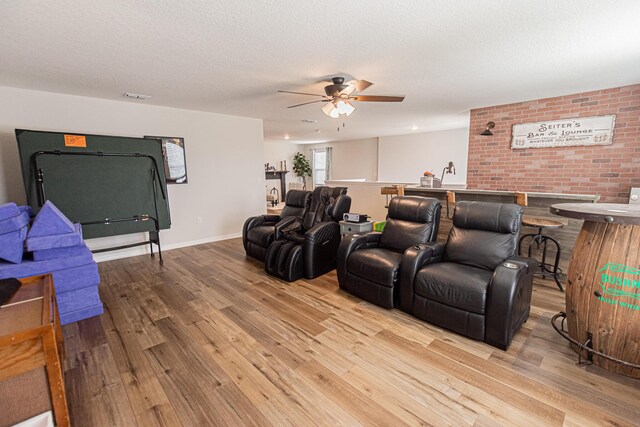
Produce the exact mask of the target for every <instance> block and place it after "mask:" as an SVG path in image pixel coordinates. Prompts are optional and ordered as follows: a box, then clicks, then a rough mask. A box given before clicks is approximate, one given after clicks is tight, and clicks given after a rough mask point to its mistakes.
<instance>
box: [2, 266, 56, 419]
mask: <svg viewBox="0 0 640 427" xmlns="http://www.w3.org/2000/svg"><path fill="white" fill-rule="evenodd" d="M20 282H21V283H22V286H21V287H20V289H18V291H17V292H16V294H15V295H14V296H13V297H12V298H11V299H10V300H9V301H8V302H7V303H5V304H4V305H3V306H2V307H0V407H1V408H2V410H1V411H0V412H1V413H2V417H0V426H5V425H12V424H15V423H17V422H20V421H23V420H25V419H28V418H31V417H33V416H35V415H38V414H39V413H42V412H46V411H49V410H52V411H53V414H54V418H55V422H56V425H58V426H68V425H69V414H68V410H67V399H66V396H65V389H64V381H63V376H62V361H63V360H64V347H63V342H62V329H61V328H60V317H59V316H58V309H57V304H56V297H55V292H54V288H53V279H52V278H51V275H50V274H47V275H43V276H33V277H28V278H24V279H21V280H20Z"/></svg>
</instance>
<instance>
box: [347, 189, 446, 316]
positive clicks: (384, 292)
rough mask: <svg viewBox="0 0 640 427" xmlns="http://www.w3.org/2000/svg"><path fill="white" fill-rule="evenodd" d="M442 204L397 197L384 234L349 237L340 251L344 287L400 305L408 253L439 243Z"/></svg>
mask: <svg viewBox="0 0 640 427" xmlns="http://www.w3.org/2000/svg"><path fill="white" fill-rule="evenodd" d="M440 209H441V205H440V201H439V200H437V199H433V198H427V197H394V198H393V199H391V202H389V211H388V214H387V224H386V225H385V227H384V230H383V231H382V233H379V232H371V233H367V234H362V235H358V234H352V235H348V236H345V237H344V238H343V239H342V242H341V243H340V248H339V249H338V266H337V269H338V283H339V284H340V288H342V289H344V290H345V291H347V292H349V293H351V294H353V295H355V296H358V297H360V298H362V299H364V300H367V301H369V302H372V303H373V304H376V305H379V306H381V307H385V308H393V307H397V306H398V304H397V303H398V286H397V285H398V280H399V279H400V274H399V273H400V264H401V262H402V257H403V255H404V252H405V251H406V250H407V249H408V248H409V247H411V246H414V245H417V244H420V243H427V242H431V241H435V240H436V238H437V236H438V227H439V225H440Z"/></svg>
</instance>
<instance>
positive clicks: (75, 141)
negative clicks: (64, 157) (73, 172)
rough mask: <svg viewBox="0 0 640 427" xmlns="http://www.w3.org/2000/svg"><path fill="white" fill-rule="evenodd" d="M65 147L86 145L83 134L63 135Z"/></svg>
mask: <svg viewBox="0 0 640 427" xmlns="http://www.w3.org/2000/svg"><path fill="white" fill-rule="evenodd" d="M64 145H65V147H85V148H86V147H87V138H86V137H85V136H84V135H65V136H64Z"/></svg>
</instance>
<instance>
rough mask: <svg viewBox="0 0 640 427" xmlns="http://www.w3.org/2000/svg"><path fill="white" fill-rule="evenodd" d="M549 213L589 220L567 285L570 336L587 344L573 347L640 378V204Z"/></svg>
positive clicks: (563, 206) (576, 206)
mask: <svg viewBox="0 0 640 427" xmlns="http://www.w3.org/2000/svg"><path fill="white" fill-rule="evenodd" d="M550 212H551V213H553V214H556V215H560V216H564V217H568V218H575V219H583V220H584V223H583V225H582V229H581V230H580V233H579V235H578V239H577V240H576V244H575V247H574V250H573V255H572V256H571V260H570V263H569V272H568V275H567V284H566V322H567V330H566V332H567V333H568V335H569V337H570V338H572V339H573V340H575V341H576V342H578V343H581V344H582V346H580V345H576V344H572V347H573V348H574V350H576V352H578V353H579V354H580V355H581V356H582V357H584V358H585V359H590V360H592V361H593V363H594V364H595V365H598V366H601V367H603V368H605V369H607V370H610V371H612V372H616V373H619V374H623V375H627V376H630V377H634V378H640V205H625V204H613V203H596V204H593V203H560V204H555V205H552V206H551V208H550ZM556 329H557V328H556ZM591 350H593V351H591Z"/></svg>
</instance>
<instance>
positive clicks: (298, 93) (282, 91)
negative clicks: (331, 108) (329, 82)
mask: <svg viewBox="0 0 640 427" xmlns="http://www.w3.org/2000/svg"><path fill="white" fill-rule="evenodd" d="M278 92H280V93H293V94H296V95H309V96H321V97H323V98H324V97H325V96H324V95H319V94H317V93H305V92H291V91H290V90H279V91H278Z"/></svg>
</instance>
